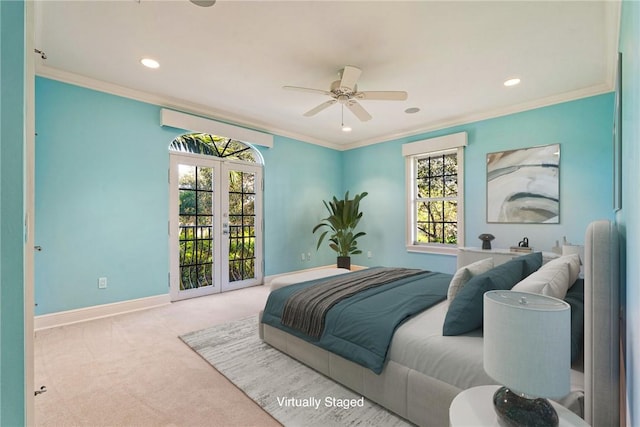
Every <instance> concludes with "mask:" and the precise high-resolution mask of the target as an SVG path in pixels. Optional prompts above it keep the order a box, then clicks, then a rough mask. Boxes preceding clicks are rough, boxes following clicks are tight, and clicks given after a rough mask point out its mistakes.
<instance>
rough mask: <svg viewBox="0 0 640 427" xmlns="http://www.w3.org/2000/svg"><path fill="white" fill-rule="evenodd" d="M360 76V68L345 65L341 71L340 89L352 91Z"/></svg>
mask: <svg viewBox="0 0 640 427" xmlns="http://www.w3.org/2000/svg"><path fill="white" fill-rule="evenodd" d="M360 74H362V70H361V69H360V68H356V67H352V66H351V65H347V66H345V67H344V69H343V70H342V78H341V79H340V89H343V90H349V91H353V90H354V89H355V87H356V83H357V82H358V79H359V78H360Z"/></svg>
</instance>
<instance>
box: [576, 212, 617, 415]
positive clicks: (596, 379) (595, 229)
mask: <svg viewBox="0 0 640 427" xmlns="http://www.w3.org/2000/svg"><path fill="white" fill-rule="evenodd" d="M619 266H620V262H619V246H618V230H617V228H616V225H615V224H613V223H611V222H610V221H607V220H602V221H595V222H592V223H591V224H589V227H588V228H587V232H586V235H585V259H584V267H585V270H584V278H585V292H584V295H585V296H584V300H585V301H584V302H585V319H584V321H585V322H584V323H585V325H584V329H585V330H584V332H585V337H584V349H585V352H584V374H585V416H584V418H585V421H587V422H588V423H589V424H591V425H592V426H594V427H608V426H618V425H620V409H619V407H620V389H619V387H620V359H619V355H620V348H619V346H620V341H619V336H620V333H619V331H620V280H619V274H620V271H619V270H620V267H619Z"/></svg>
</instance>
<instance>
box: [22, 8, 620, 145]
mask: <svg viewBox="0 0 640 427" xmlns="http://www.w3.org/2000/svg"><path fill="white" fill-rule="evenodd" d="M619 7H620V5H619V2H618V1H586V2H579V1H531V2H523V1H494V2H489V1H468V2H455V1H441V2H435V1H409V2H400V1H239V0H228V1H224V0H218V1H217V3H216V4H215V5H214V6H213V7H209V8H203V7H198V6H196V5H194V4H192V3H190V2H189V1H187V0H175V1H159V0H154V1H152V0H139V1H138V0H121V1H86V0H85V1H55V0H49V1H42V2H37V3H36V6H35V24H36V35H35V46H36V48H37V49H40V50H42V51H44V52H45V53H46V55H47V59H46V60H42V59H40V58H39V57H38V58H37V61H36V72H37V74H38V75H41V76H46V77H51V78H55V79H59V80H63V81H68V82H72V83H76V84H81V85H85V86H89V87H95V88H97V89H100V90H106V91H109V92H113V93H118V94H124V95H126V96H130V97H132V98H136V99H141V100H144V101H148V102H154V103H158V104H161V105H164V106H169V107H173V108H177V109H180V110H182V111H186V112H193V113H197V114H200V115H205V116H208V117H211V118H216V119H219V120H222V121H227V122H231V123H236V124H240V125H245V126H250V127H253V128H256V129H258V130H264V131H267V132H270V133H275V134H279V135H284V136H289V137H293V138H296V139H300V140H303V141H308V142H312V143H316V144H321V145H325V146H329V147H333V148H339V149H344V148H351V147H357V146H362V145H366V144H371V143H375V142H380V141H384V140H388V139H392V138H397V137H400V136H406V135H413V134H417V133H420V132H424V131H427V130H432V129H437V128H442V127H445V126H450V125H454V124H458V123H463V122H468V121H472V120H478V119H483V118H488V117H494V116H498V115H502V114H507V113H511V112H514V111H521V110H524V109H528V108H533V107H537V106H541V105H548V104H552V103H556V102H560V101H564V100H570V99H576V98H580V97H584V96H589V95H593V94H599V93H604V92H607V91H610V90H612V87H613V75H614V66H615V58H616V52H617V34H618V17H619ZM145 56H149V57H152V58H154V59H156V60H158V61H159V62H160V64H161V66H160V68H159V69H156V70H150V69H147V68H145V67H143V66H141V64H140V63H139V60H140V59H141V58H142V57H145ZM344 65H353V66H356V67H359V68H361V69H362V75H361V77H360V79H359V81H358V89H359V90H362V91H371V90H373V91H377V90H403V91H407V92H408V94H409V97H408V99H407V100H406V101H361V104H362V106H363V107H364V108H366V109H367V110H368V111H369V113H370V114H371V115H372V116H373V119H372V120H370V121H368V122H359V121H358V120H357V119H356V118H355V116H353V114H352V113H351V112H350V111H348V110H347V109H345V110H344V121H345V124H349V125H350V126H351V127H352V128H353V131H352V132H351V133H344V132H342V131H341V130H340V124H341V108H340V106H339V105H333V106H332V107H330V108H328V109H326V110H324V111H322V112H320V113H319V114H317V115H316V116H314V117H303V115H302V114H303V113H305V112H306V111H308V110H309V109H311V108H313V107H315V106H316V105H318V104H320V103H322V102H324V101H327V100H329V98H328V97H326V96H324V95H321V94H314V93H305V92H296V91H288V90H283V89H282V86H284V85H291V86H304V87H310V88H316V89H323V90H324V89H326V90H328V89H329V85H330V83H331V82H332V81H333V80H336V79H338V77H339V75H338V73H339V71H340V69H341V68H342V67H344ZM510 77H519V78H521V79H522V83H521V84H520V85H518V86H515V87H511V88H506V87H504V86H503V81H504V80H506V79H507V78H510ZM410 107H418V108H420V112H418V113H416V114H406V113H405V112H404V110H405V109H407V108H410Z"/></svg>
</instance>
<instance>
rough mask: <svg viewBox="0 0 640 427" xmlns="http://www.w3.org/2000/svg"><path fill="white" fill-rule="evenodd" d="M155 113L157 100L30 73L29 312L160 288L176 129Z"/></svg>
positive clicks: (149, 293)
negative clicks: (101, 280)
mask: <svg viewBox="0 0 640 427" xmlns="http://www.w3.org/2000/svg"><path fill="white" fill-rule="evenodd" d="M159 117H160V113H159V108H158V107H156V106H152V105H149V104H144V103H141V102H135V101H131V100H128V99H124V98H121V97H117V96H112V95H107V94H104V93H101V92H96V91H91V90H87V89H83V88H80V87H77V86H71V85H67V84H61V83H57V82H54V81H51V80H46V79H40V78H38V79H37V80H36V132H37V137H36V215H35V218H36V242H37V244H38V245H40V246H42V248H43V251H42V252H38V253H37V254H36V257H35V258H36V259H35V263H36V268H35V299H36V304H37V307H36V314H44V313H51V312H57V311H63V310H70V309H74V308H79V307H87V306H92V305H97V304H105V303H112V302H117V301H123V300H128V299H134V298H141V297H147V296H152V295H159V294H164V293H167V272H168V267H167V265H168V256H169V255H168V245H167V221H168V206H169V202H168V187H167V169H168V165H169V157H168V151H167V147H168V145H169V143H170V142H171V141H172V140H173V138H174V137H175V136H176V132H177V130H176V129H171V130H167V129H164V128H162V127H161V126H160V125H159ZM102 276H104V277H107V279H108V288H107V289H98V284H97V283H98V282H97V281H98V277H102Z"/></svg>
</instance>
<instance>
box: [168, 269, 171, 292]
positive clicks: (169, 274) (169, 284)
mask: <svg viewBox="0 0 640 427" xmlns="http://www.w3.org/2000/svg"><path fill="white" fill-rule="evenodd" d="M167 282H168V283H167V287H168V288H170V287H171V272H169V273H167Z"/></svg>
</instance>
